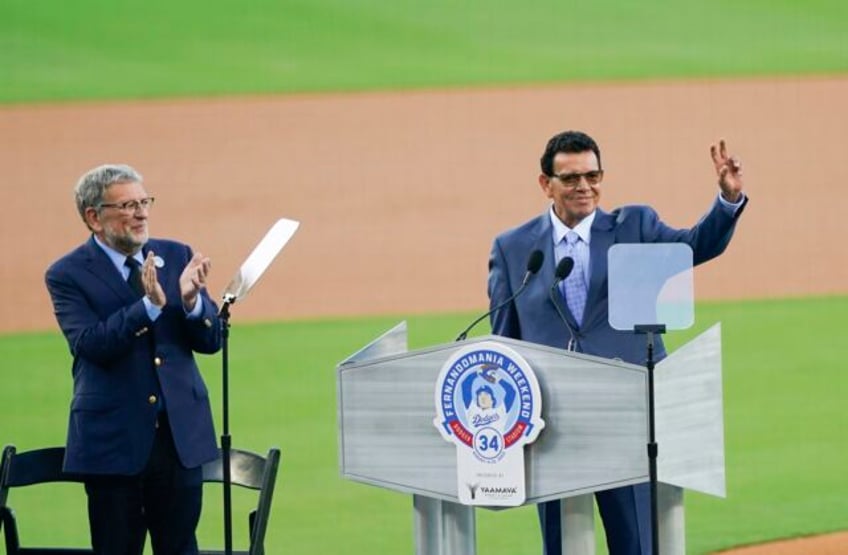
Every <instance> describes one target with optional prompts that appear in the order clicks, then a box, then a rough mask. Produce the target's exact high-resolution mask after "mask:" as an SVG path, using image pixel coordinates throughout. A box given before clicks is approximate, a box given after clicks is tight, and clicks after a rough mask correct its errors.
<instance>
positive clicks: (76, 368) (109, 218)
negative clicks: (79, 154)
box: [46, 165, 221, 555]
mask: <svg viewBox="0 0 848 555" xmlns="http://www.w3.org/2000/svg"><path fill="white" fill-rule="evenodd" d="M74 192H75V198H76V204H77V209H78V210H79V213H80V216H81V217H82V220H83V222H85V225H86V226H87V227H88V229H89V230H90V231H91V237H90V238H89V240H88V241H86V242H85V243H84V244H83V245H81V246H80V247H78V248H76V249H75V250H73V251H71V252H70V253H69V254H67V255H65V256H64V257H62V258H61V259H59V260H58V261H57V262H55V263H54V264H53V265H52V266H51V267H50V268H49V269H48V270H47V274H46V282H47V289H48V291H49V292H50V297H51V299H52V301H53V308H54V311H55V314H56V318H57V320H58V321H59V326H60V328H61V329H62V332H63V333H64V335H65V338H66V339H67V341H68V345H69V347H70V350H71V354H72V355H73V368H72V373H73V380H74V392H73V400H72V401H71V413H70V420H69V423H68V439H67V448H66V454H65V464H64V467H65V471H67V472H71V473H77V474H83V475H85V476H86V480H85V490H86V493H87V495H88V513H89V523H90V529H91V540H92V545H93V547H94V550H95V552H96V553H98V554H99V555H136V554H140V553H141V552H142V549H143V546H144V542H145V535H146V532H147V531H149V532H150V538H151V544H152V546H153V552H154V553H155V554H156V555H190V554H196V553H197V541H196V539H195V529H196V527H197V522H198V520H199V518H200V510H201V500H202V473H201V465H202V464H203V463H205V462H208V461H211V460H214V459H215V458H216V457H217V455H218V451H217V447H216V442H215V431H214V428H213V424H212V412H211V410H210V406H209V396H208V393H207V390H206V385H205V384H204V382H203V378H202V377H201V376H200V373H199V371H198V368H197V364H196V363H195V360H194V354H193V353H194V352H199V353H207V354H209V353H214V352H216V351H217V350H218V349H219V348H220V342H221V338H220V336H221V330H220V323H219V320H218V318H217V307H216V306H215V304H214V303H213V302H212V300H211V299H210V298H209V296H208V294H207V293H206V290H205V286H206V279H207V276H208V275H209V269H210V261H209V258H207V257H205V256H203V255H202V254H201V253H192V251H191V249H190V248H189V247H188V246H186V245H183V244H180V243H177V242H174V241H167V240H158V239H150V238H149V236H148V216H149V213H150V209H151V207H152V206H153V200H154V199H153V197H151V196H149V195H148V194H147V191H146V190H145V188H144V185H143V184H142V177H141V175H139V174H138V173H137V172H136V171H135V170H134V169H133V168H131V167H129V166H125V165H105V166H100V167H97V168H94V169H92V170H91V171H89V172H88V173H86V174H85V175H83V176H82V178H80V180H79V182H78V184H77V186H76V189H75V191H74Z"/></svg>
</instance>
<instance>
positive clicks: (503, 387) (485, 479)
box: [433, 341, 544, 505]
mask: <svg viewBox="0 0 848 555" xmlns="http://www.w3.org/2000/svg"><path fill="white" fill-rule="evenodd" d="M435 401H436V413H437V416H436V418H435V419H434V421H433V423H434V424H435V425H436V427H437V428H438V429H439V431H440V432H441V434H442V437H444V439H446V440H447V441H450V442H453V443H454V444H456V446H457V470H458V474H459V476H458V480H459V483H460V485H459V486H458V492H459V493H458V497H459V499H460V501H461V502H463V503H466V504H479V505H520V504H521V503H523V501H524V458H523V452H522V446H523V445H525V444H528V443H531V442H532V441H534V440H535V439H536V437H537V436H538V434H539V432H540V431H541V430H542V428H543V427H544V421H542V419H541V417H540V415H541V394H540V391H539V385H538V382H537V380H536V376H535V374H534V373H533V371H532V368H531V367H530V365H529V364H528V363H527V361H525V360H524V359H523V357H521V356H520V355H519V354H518V353H517V352H515V351H513V350H512V349H510V348H508V347H506V346H505V345H502V344H500V343H496V342H494V341H484V342H479V343H475V344H472V345H469V346H467V347H464V348H462V349H459V350H457V352H456V353H454V355H453V356H451V357H450V358H449V359H448V360H447V361H446V362H445V365H444V366H443V367H442V371H441V373H440V374H439V379H438V381H437V383H436V390H435ZM510 453H517V455H510ZM519 481H520V487H519V485H517V484H516V482H519ZM469 484H474V485H475V487H473V488H472V487H470V486H469ZM481 493H483V494H486V493H488V494H489V495H481Z"/></svg>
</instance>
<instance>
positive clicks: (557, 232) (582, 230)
mask: <svg viewBox="0 0 848 555" xmlns="http://www.w3.org/2000/svg"><path fill="white" fill-rule="evenodd" d="M597 213H598V210H597V209H595V210H592V213H591V214H589V215H588V216H586V217H585V218H583V219H582V220H580V223H578V224H577V225H576V226H574V227H573V228H570V227H568V226H567V225H565V224H564V223H562V220H560V219H559V216H557V215H556V212H554V207H553V205H551V209H550V211H549V216H550V218H551V225H552V226H553V234H554V245H556V244H558V243H559V242H560V241H562V239H563V237H565V235H566V234H567V233H568V232H569V231H573V232H575V233H577V235H579V236H580V238H581V239H583V242H584V243H586V244H587V245H588V244H589V242H590V240H591V239H592V224H593V223H594V221H595V214H597Z"/></svg>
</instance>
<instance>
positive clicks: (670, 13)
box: [0, 0, 848, 555]
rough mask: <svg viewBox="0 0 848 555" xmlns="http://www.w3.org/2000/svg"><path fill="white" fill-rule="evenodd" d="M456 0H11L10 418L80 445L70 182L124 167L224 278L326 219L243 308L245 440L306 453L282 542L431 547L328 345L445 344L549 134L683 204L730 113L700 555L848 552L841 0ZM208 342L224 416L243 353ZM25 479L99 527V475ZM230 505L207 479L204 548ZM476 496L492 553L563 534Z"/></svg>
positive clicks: (40, 504)
mask: <svg viewBox="0 0 848 555" xmlns="http://www.w3.org/2000/svg"><path fill="white" fill-rule="evenodd" d="M458 4H459V3H454V2H448V1H446V0H435V1H433V2H428V3H412V2H395V3H391V2H386V1H377V0H370V1H367V0H353V1H343V0H311V1H293V0H283V1H280V2H272V1H267V0H263V1H260V0H256V1H251V2H248V3H236V2H231V1H223V0H217V1H213V2H208V1H207V2H200V1H199V0H185V1H182V2H178V3H171V2H165V1H164V0H152V1H148V2H144V3H139V2H130V1H127V2H105V1H103V0H80V1H77V2H73V3H70V2H60V1H58V0H43V1H40V2H32V1H24V0H4V1H3V2H2V3H0V178H2V191H3V200H4V201H5V206H6V209H7V210H6V216H5V217H4V218H3V219H2V220H0V253H2V256H3V258H4V264H3V265H2V269H0V283H2V286H3V290H4V292H5V293H6V295H5V299H4V302H2V303H0V333H2V335H0V355H2V360H3V361H4V363H3V368H4V372H3V382H2V385H0V444H7V443H14V444H15V445H17V446H18V448H19V449H20V450H24V449H30V448H35V447H41V446H48V445H60V444H62V443H63V442H64V437H65V427H66V423H67V412H68V404H69V401H70V394H71V377H70V371H69V369H70V356H69V354H68V349H67V345H66V343H65V341H64V339H63V337H62V336H61V334H60V333H59V331H58V328H57V326H56V323H55V319H54V318H53V314H52V309H51V306H50V303H49V299H48V296H47V293H46V289H45V287H44V285H43V273H44V270H45V269H46V267H47V266H48V265H49V264H50V263H51V262H52V261H53V260H55V259H56V258H57V257H58V256H61V255H62V254H63V253H65V252H67V251H68V250H70V249H71V248H73V247H74V246H76V245H77V244H79V243H81V242H83V241H84V240H85V239H86V231H85V229H84V226H83V225H82V222H81V221H80V220H79V217H78V216H77V214H76V212H75V209H74V207H73V202H72V195H71V190H72V187H73V185H74V183H75V181H76V179H77V177H78V176H79V175H80V174H82V173H83V172H84V171H86V170H87V169H89V168H90V167H92V166H94V165H97V164H100V163H104V162H126V163H129V164H131V165H133V166H135V167H136V168H137V169H138V170H139V171H140V172H141V173H142V174H144V176H145V181H146V186H147V189H148V191H150V192H151V194H153V195H155V196H156V198H157V201H156V206H155V208H154V211H153V212H152V213H151V232H152V234H153V235H155V236H161V237H173V238H177V239H180V240H183V241H186V242H188V243H190V244H192V245H193V246H194V247H195V248H196V249H197V250H200V251H202V252H204V253H205V254H208V255H210V256H211V257H212V259H213V264H214V267H213V276H212V280H211V284H210V293H211V294H212V295H213V297H214V298H216V299H217V298H219V297H220V293H221V291H222V289H223V287H224V286H225V285H226V283H227V282H228V281H229V279H230V277H232V275H233V274H234V272H235V270H236V269H237V268H238V265H239V264H240V262H241V261H242V260H243V259H244V257H245V256H246V255H247V254H248V253H249V252H250V249H251V248H252V247H253V245H254V244H255V243H256V242H257V241H258V240H259V239H260V238H261V237H262V235H263V234H264V232H265V230H266V229H267V228H268V227H270V225H271V224H272V223H273V222H274V221H275V220H276V219H277V218H280V217H288V218H292V219H296V220H299V221H301V222H302V226H301V229H300V231H299V232H298V234H297V235H296V236H295V238H294V239H293V240H292V242H291V244H290V245H289V246H288V247H287V248H286V249H285V250H284V251H283V253H282V254H281V256H280V257H279V258H278V260H277V261H276V263H275V265H274V266H273V267H272V268H271V269H270V270H269V271H268V273H267V274H266V275H265V276H264V277H263V279H262V281H260V283H259V284H258V286H257V287H256V289H255V290H254V291H253V292H252V293H251V295H250V296H249V297H248V298H246V299H244V301H242V302H240V303H238V304H237V305H236V306H234V308H233V329H232V336H231V360H230V363H231V372H232V374H231V382H230V385H231V410H232V414H231V426H232V435H233V438H234V444H235V446H237V447H239V448H244V449H250V450H253V451H257V452H264V451H266V450H267V449H268V447H270V446H279V447H280V448H281V449H282V452H283V461H282V466H281V469H280V476H279V480H278V486H277V495H276V498H275V502H274V507H273V511H272V515H271V522H270V529H269V531H268V538H267V546H268V549H267V552H268V553H269V554H272V553H306V554H311V553H330V552H337V551H340V550H344V551H346V552H349V553H352V554H360V553H404V552H411V551H412V549H413V546H412V512H411V511H412V508H411V500H410V499H409V498H408V497H406V496H403V495H399V494H395V493H392V492H388V491H383V490H378V489H373V488H369V487H366V486H364V485H360V484H355V483H351V482H346V481H343V480H342V479H341V478H340V477H339V473H338V460H337V440H336V434H337V430H336V389H335V365H336V363H337V362H338V361H340V360H342V359H343V358H345V357H346V356H347V355H349V354H350V353H352V352H354V351H355V350H356V349H357V348H359V347H360V346H361V345H363V344H365V343H366V342H368V341H369V340H370V339H372V338H373V337H375V336H376V335H378V334H379V333H380V332H382V331H384V330H385V329H386V328H388V327H390V326H391V325H393V324H394V323H396V322H397V321H399V320H408V322H409V327H410V340H411V347H421V346H425V345H430V344H434V343H440V342H445V341H449V340H451V339H452V338H453V337H454V336H455V335H456V333H457V332H458V331H459V330H461V329H462V328H463V327H464V326H465V325H466V324H467V323H468V322H469V321H470V320H471V319H472V318H473V317H474V316H476V314H478V313H480V312H482V311H483V310H485V308H486V303H487V300H486V294H485V282H486V263H487V255H488V249H489V247H490V242H491V240H492V238H493V237H494V235H495V234H496V233H497V232H499V231H501V230H503V229H505V228H507V227H510V226H512V225H515V224H517V223H520V222H523V221H525V220H527V219H529V218H531V217H533V216H534V215H536V214H538V213H539V212H540V211H541V210H543V209H544V208H545V206H546V199H545V198H544V197H543V195H542V193H541V191H540V190H539V188H538V185H537V184H536V175H537V173H538V157H539V155H540V154H541V151H542V149H543V146H544V144H545V141H546V140H547V139H548V138H549V137H550V136H551V135H552V134H554V133H556V132H558V131H561V130H564V129H571V128H573V129H582V130H584V131H587V132H588V133H589V134H591V135H592V136H594V137H595V138H596V139H597V140H598V142H599V143H600V145H601V149H602V151H603V161H604V167H605V170H606V179H605V184H604V190H603V197H602V201H601V202H602V205H603V206H605V207H606V208H612V207H615V206H619V205H621V204H625V203H644V204H651V205H653V206H654V207H656V208H657V210H658V211H659V212H660V214H661V215H662V216H663V217H664V219H665V220H666V221H668V222H669V223H671V224H673V225H678V226H686V225H690V224H692V223H694V222H695V221H696V220H697V218H698V217H699V216H700V215H701V213H703V211H705V210H706V208H707V207H708V205H709V203H710V202H711V201H712V199H713V198H714V195H715V194H716V186H715V183H714V182H715V180H714V176H713V175H712V168H711V162H710V159H709V152H708V147H709V145H710V143H711V142H712V141H715V140H717V139H718V138H719V137H725V138H726V139H727V141H728V145H729V146H730V148H731V150H732V151H733V152H734V153H735V154H737V155H738V156H739V157H740V158H741V159H742V162H743V165H744V169H745V175H746V179H747V183H746V190H747V192H748V194H749V196H750V198H751V201H750V204H749V206H748V207H747V208H746V213H745V214H744V216H743V217H742V219H741V221H740V224H739V227H738V229H737V233H736V236H735V238H734V240H733V242H732V244H731V245H730V248H729V250H728V251H727V252H726V253H725V254H724V255H723V256H722V257H720V258H718V259H716V260H714V261H712V262H710V263H708V264H706V265H704V266H702V267H699V268H698V269H697V270H696V274H695V276H696V278H695V279H696V283H695V286H696V294H697V296H698V298H699V303H698V309H697V319H696V325H695V327H694V328H693V329H691V330H687V331H685V332H674V333H672V334H670V336H669V338H668V343H669V344H670V345H671V346H672V348H673V347H674V346H677V345H680V344H682V343H684V342H685V341H686V340H688V339H689V338H691V337H694V336H695V335H696V334H697V333H698V332H700V331H703V330H704V329H706V328H708V327H710V326H711V325H712V324H714V323H715V322H719V321H720V322H721V323H722V330H723V347H724V351H723V373H724V390H725V399H724V403H725V428H726V430H725V437H726V450H727V452H726V461H727V481H728V484H727V488H728V498H727V499H715V498H711V497H706V496H701V495H698V494H691V495H687V498H686V511H687V513H686V522H687V544H688V552H689V553H693V554H702V553H712V552H716V551H719V550H724V549H730V548H734V547H737V546H743V545H753V544H762V545H760V547H758V549H760V550H761V551H760V552H761V553H781V552H785V553H811V554H816V553H819V554H831V553H832V554H837V553H838V554H844V553H848V535H846V534H845V533H844V530H846V528H848V481H846V479H845V468H846V465H848V441H846V434H845V428H846V424H848V419H846V416H845V414H846V411H845V409H844V405H845V399H846V398H848V377H846V373H845V362H844V361H845V358H846V356H845V355H846V354H848V349H846V347H845V345H844V343H843V335H844V329H845V325H844V321H845V319H846V316H847V315H848V285H847V284H848V264H846V250H845V246H844V241H845V239H844V238H845V237H846V235H848V222H846V218H845V214H846V213H848V193H846V189H845V185H844V184H845V183H848V165H846V164H845V163H844V162H843V160H844V152H843V151H844V148H845V145H846V141H845V139H844V138H843V134H844V129H845V128H846V125H848V108H846V102H845V99H846V98H848V38H846V37H848V5H846V4H844V3H842V2H837V1H830V0H822V1H815V2H805V3H800V2H794V1H791V0H784V1H771V2H765V1H749V2H730V1H729V0H719V1H712V2H696V1H683V2H668V1H665V0H648V1H646V2H641V3H638V4H632V5H631V4H626V3H623V2H603V1H602V2H595V3H581V4H574V3H568V2H559V3H556V2H549V1H542V2H534V3H532V4H530V5H519V3H507V2H489V3H483V2H479V1H477V0H472V1H469V2H466V3H462V4H461V5H458ZM486 331H487V330H486V329H485V327H484V326H481V327H480V328H478V329H477V330H475V333H477V334H484V333H486ZM201 365H202V368H203V371H204V374H205V376H206V380H207V383H208V384H209V386H210V394H211V395H212V397H213V403H215V404H216V405H217V406H218V408H217V409H216V410H217V411H218V412H216V418H217V422H218V424H219V425H220V408H219V407H220V375H221V371H220V367H221V359H220V357H219V356H215V357H203V358H202V360H201ZM236 493H237V495H236V498H235V501H236V514H237V515H239V517H240V516H241V515H242V514H243V513H244V512H245V510H246V507H247V505H248V502H249V501H250V500H251V499H252V496H250V495H242V492H236ZM9 501H10V505H12V506H13V507H14V508H15V509H16V511H17V513H18V515H19V519H20V522H19V525H20V528H21V535H22V537H24V538H30V539H37V540H38V541H39V542H41V543H45V544H48V545H51V544H52V545H60V544H68V543H74V544H78V545H84V544H85V542H86V541H87V534H88V532H87V521H86V513H85V499H84V494H83V492H82V491H81V490H80V489H79V488H74V487H59V488H56V487H49V488H44V489H43V490H41V489H40V488H34V489H32V491H15V492H13V497H12V498H10V500H9ZM220 515H221V510H220V491H219V490H218V489H215V488H213V487H209V488H207V490H206V499H205V504H204V517H203V522H202V525H201V529H200V531H199V534H200V538H201V544H202V545H206V546H220V545H222V540H221V524H220V523H221V516H220ZM477 519H478V523H477V524H478V551H479V552H481V553H483V552H485V553H492V554H504V555H506V554H521V555H524V554H527V555H530V554H536V553H538V552H539V551H540V549H541V546H540V538H539V534H538V532H537V530H538V527H537V523H536V519H535V511H534V510H533V509H532V508H521V509H517V510H510V511H504V512H498V513H493V512H489V511H484V510H481V511H478V516H477ZM236 524H237V527H236V530H235V532H236V535H235V538H236V544H237V545H243V544H244V542H245V538H246V533H245V532H246V525H245V523H244V522H242V521H241V520H239V521H237V523H236ZM789 538H802V539H803V541H801V543H798V542H799V541H800V540H795V541H793V542H782V543H773V542H775V541H776V540H785V539H789ZM3 549H4V548H2V547H0V553H5V551H3ZM604 552H605V551H604V548H603V547H602V546H599V553H604ZM747 553H752V552H750V551H749V552H747Z"/></svg>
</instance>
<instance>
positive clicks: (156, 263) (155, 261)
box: [153, 256, 165, 268]
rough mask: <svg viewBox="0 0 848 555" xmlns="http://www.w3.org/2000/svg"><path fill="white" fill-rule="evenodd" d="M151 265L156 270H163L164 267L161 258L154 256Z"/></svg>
mask: <svg viewBox="0 0 848 555" xmlns="http://www.w3.org/2000/svg"><path fill="white" fill-rule="evenodd" d="M153 265H154V266H156V267H157V268H164V267H165V260H163V259H162V257H161V256H154V257H153Z"/></svg>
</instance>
